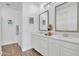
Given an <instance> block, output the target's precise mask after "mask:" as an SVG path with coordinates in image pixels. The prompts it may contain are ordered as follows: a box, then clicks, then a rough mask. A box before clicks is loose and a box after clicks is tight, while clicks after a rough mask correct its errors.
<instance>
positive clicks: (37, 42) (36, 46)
mask: <svg viewBox="0 0 79 59" xmlns="http://www.w3.org/2000/svg"><path fill="white" fill-rule="evenodd" d="M31 38H32V47H33V48H34V49H35V50H37V51H38V52H39V50H40V46H41V44H40V42H41V41H40V38H39V37H38V36H37V35H32V37H31Z"/></svg>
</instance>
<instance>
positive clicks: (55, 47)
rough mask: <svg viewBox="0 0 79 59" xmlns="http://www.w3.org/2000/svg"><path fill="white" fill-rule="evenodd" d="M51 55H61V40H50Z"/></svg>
mask: <svg viewBox="0 0 79 59" xmlns="http://www.w3.org/2000/svg"><path fill="white" fill-rule="evenodd" d="M49 55H50V56H60V55H61V46H60V41H57V40H55V39H50V40H49Z"/></svg>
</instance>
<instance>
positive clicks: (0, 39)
mask: <svg viewBox="0 0 79 59" xmlns="http://www.w3.org/2000/svg"><path fill="white" fill-rule="evenodd" d="M1 29H2V28H1V5H0V51H1Z"/></svg>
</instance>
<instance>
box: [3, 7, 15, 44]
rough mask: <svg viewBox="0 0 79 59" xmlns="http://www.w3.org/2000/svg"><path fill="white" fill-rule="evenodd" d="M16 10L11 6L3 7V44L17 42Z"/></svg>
mask: <svg viewBox="0 0 79 59" xmlns="http://www.w3.org/2000/svg"><path fill="white" fill-rule="evenodd" d="M16 13H17V12H16V10H14V9H11V8H3V9H2V18H3V22H2V29H3V30H2V31H3V40H2V44H3V45H7V44H13V43H17V35H16V20H17V16H16V15H17V14H16Z"/></svg>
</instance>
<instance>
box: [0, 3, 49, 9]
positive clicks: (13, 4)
mask: <svg viewBox="0 0 79 59" xmlns="http://www.w3.org/2000/svg"><path fill="white" fill-rule="evenodd" d="M21 3H22V2H0V4H1V5H2V7H10V8H16V9H18V8H19V7H20V6H21ZM24 3H26V4H27V3H30V4H32V5H36V6H41V5H44V4H46V3H48V2H24Z"/></svg>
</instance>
